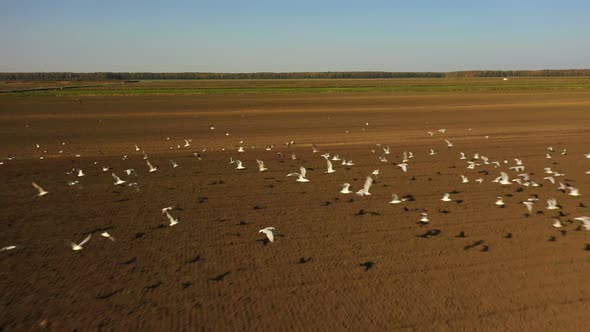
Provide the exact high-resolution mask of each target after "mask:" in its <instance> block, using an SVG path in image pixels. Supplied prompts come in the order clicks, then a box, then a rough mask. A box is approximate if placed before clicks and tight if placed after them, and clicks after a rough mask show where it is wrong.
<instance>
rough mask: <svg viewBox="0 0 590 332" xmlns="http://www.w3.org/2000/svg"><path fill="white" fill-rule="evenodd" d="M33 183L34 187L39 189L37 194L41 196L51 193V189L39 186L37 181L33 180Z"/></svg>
mask: <svg viewBox="0 0 590 332" xmlns="http://www.w3.org/2000/svg"><path fill="white" fill-rule="evenodd" d="M31 184H32V185H33V187H35V189H37V191H39V193H38V194H37V196H39V197H41V196H45V195H47V194H49V191H45V189H43V188H41V186H39V185H38V184H36V183H35V182H31Z"/></svg>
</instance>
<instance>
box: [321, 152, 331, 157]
mask: <svg viewBox="0 0 590 332" xmlns="http://www.w3.org/2000/svg"><path fill="white" fill-rule="evenodd" d="M320 157H322V158H324V159H328V158H330V153H329V152H326V153H324V154H322V155H320Z"/></svg>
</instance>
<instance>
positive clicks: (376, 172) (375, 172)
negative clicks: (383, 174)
mask: <svg viewBox="0 0 590 332" xmlns="http://www.w3.org/2000/svg"><path fill="white" fill-rule="evenodd" d="M371 175H375V176H378V175H379V170H378V169H376V170H374V171H373V173H371Z"/></svg>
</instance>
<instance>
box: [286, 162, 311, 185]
mask: <svg viewBox="0 0 590 332" xmlns="http://www.w3.org/2000/svg"><path fill="white" fill-rule="evenodd" d="M306 173H307V170H306V169H305V167H303V166H301V167H299V173H289V174H287V176H297V177H298V178H297V182H309V180H308V179H307V178H305V174H306Z"/></svg>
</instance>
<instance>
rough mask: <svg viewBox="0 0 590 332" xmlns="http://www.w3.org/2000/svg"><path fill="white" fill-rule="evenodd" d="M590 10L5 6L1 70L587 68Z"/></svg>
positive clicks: (131, 0) (549, 6) (329, 4)
mask: <svg viewBox="0 0 590 332" xmlns="http://www.w3.org/2000/svg"><path fill="white" fill-rule="evenodd" d="M589 13H590V1H582V0H579V1H574V0H563V1H544V0H539V1H533V0H521V1H516V0H514V1H504V0H499V1H491V0H490V1H478V0H471V1H462V0H456V1H455V0H447V1H434V0H429V1H428V0H416V1H411V0H406V1H395V0H392V1H371V0H367V1H346V0H342V1H320V0H317V1H309V0H299V1H280V0H275V1H257V0H249V1H238V0H233V1H230V0H219V1H157V0H143V1H135V0H128V1H125V0H119V1H111V0H102V1H91V0H88V1H85V0H76V1H70V0H53V1H46V0H37V1H32V0H0V71H83V72H92V71H154V72H160V71H171V72H178V71H210V72H255V71H361V70H383V71H453V70H469V69H543V68H590V37H589V36H590V19H589V18H588V14H589Z"/></svg>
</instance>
